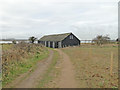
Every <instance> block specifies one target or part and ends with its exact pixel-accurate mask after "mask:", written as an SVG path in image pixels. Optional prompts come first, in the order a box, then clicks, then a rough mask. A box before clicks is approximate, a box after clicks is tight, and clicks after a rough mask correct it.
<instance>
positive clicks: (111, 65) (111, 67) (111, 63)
mask: <svg viewBox="0 0 120 90" xmlns="http://www.w3.org/2000/svg"><path fill="white" fill-rule="evenodd" d="M112 69H113V52H111V62H110V75H111V76H112Z"/></svg>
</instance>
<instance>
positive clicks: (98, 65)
mask: <svg viewBox="0 0 120 90" xmlns="http://www.w3.org/2000/svg"><path fill="white" fill-rule="evenodd" d="M62 50H63V51H64V52H66V53H67V54H68V55H69V56H70V58H71V61H72V62H73V64H74V66H75V70H76V79H77V80H78V82H79V87H80V88H116V87H118V46H117V45H104V46H95V45H83V46H80V47H69V48H64V49H62ZM111 52H113V54H114V57H113V76H110V60H111V58H110V57H111Z"/></svg>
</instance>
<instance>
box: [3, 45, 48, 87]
mask: <svg viewBox="0 0 120 90" xmlns="http://www.w3.org/2000/svg"><path fill="white" fill-rule="evenodd" d="M3 47H4V48H3V57H2V61H3V62H2V65H3V67H2V69H3V71H2V72H3V73H2V85H3V87H5V86H6V85H7V84H9V83H10V82H12V81H13V80H15V79H16V78H17V77H19V76H20V75H21V74H23V73H26V72H28V71H29V70H30V71H31V72H32V71H33V70H34V69H35V67H36V64H37V62H38V61H40V60H42V59H44V58H46V57H48V50H47V49H46V48H45V47H43V46H41V45H37V44H25V43H24V44H23V43H22V44H16V45H10V46H9V45H5V46H3Z"/></svg>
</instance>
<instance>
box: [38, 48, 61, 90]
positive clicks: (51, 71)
mask: <svg viewBox="0 0 120 90" xmlns="http://www.w3.org/2000/svg"><path fill="white" fill-rule="evenodd" d="M53 51H54V55H53V59H52V62H51V64H50V65H49V67H48V70H47V71H46V73H45V74H44V76H43V78H42V80H40V82H39V85H38V88H49V85H48V83H49V82H50V81H52V80H53V79H54V78H56V76H58V74H59V73H60V72H59V70H58V69H57V68H56V64H57V63H58V60H59V58H60V57H59V53H58V52H57V51H55V50H53Z"/></svg>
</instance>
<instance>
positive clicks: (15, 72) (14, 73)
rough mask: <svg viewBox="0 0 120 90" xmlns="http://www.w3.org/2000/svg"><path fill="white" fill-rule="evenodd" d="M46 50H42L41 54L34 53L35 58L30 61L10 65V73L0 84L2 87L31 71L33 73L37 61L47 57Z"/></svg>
mask: <svg viewBox="0 0 120 90" xmlns="http://www.w3.org/2000/svg"><path fill="white" fill-rule="evenodd" d="M48 54H49V53H48V50H44V51H43V52H41V53H36V55H35V56H33V57H32V58H30V59H23V60H22V61H20V62H17V61H14V62H11V63H10V66H9V69H10V72H9V74H8V76H7V77H6V79H5V80H4V81H3V82H2V85H3V87H4V86H5V85H6V84H8V83H10V82H12V81H13V80H15V78H17V77H18V76H19V75H21V74H23V73H25V72H27V71H29V70H31V71H34V69H35V68H36V64H37V62H38V61H40V60H43V59H44V58H47V57H48Z"/></svg>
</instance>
